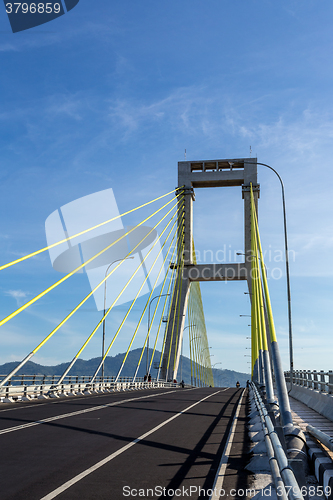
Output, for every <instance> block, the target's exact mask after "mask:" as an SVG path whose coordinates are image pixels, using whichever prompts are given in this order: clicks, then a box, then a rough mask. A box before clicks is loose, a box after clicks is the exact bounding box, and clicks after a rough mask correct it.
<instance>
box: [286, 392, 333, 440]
mask: <svg viewBox="0 0 333 500" xmlns="http://www.w3.org/2000/svg"><path fill="white" fill-rule="evenodd" d="M289 399H290V407H291V410H292V415H293V420H294V422H295V423H296V424H297V425H299V427H300V428H301V429H302V430H303V431H306V426H307V425H308V424H309V425H312V426H313V427H317V429H319V430H320V431H322V432H326V434H328V435H329V436H331V437H333V422H332V421H331V420H329V419H328V418H326V417H324V416H323V415H321V414H320V413H318V412H317V411H315V410H312V409H311V408H309V407H308V406H306V405H305V404H304V403H301V402H300V401H298V400H297V399H294V398H292V397H290V398H289Z"/></svg>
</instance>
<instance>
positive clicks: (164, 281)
mask: <svg viewBox="0 0 333 500" xmlns="http://www.w3.org/2000/svg"><path fill="white" fill-rule="evenodd" d="M181 215H182V218H184V214H181ZM175 236H176V233H175V235H174V237H173V238H172V242H173V241H174V238H175ZM179 236H180V235H179V234H178V237H177V242H176V245H175V246H174V248H173V252H172V255H171V262H172V259H173V256H174V253H175V251H176V248H177V247H178V241H179ZM172 242H171V243H172ZM170 249H171V245H170V247H169V249H168V252H167V255H166V257H167V256H168V255H169V251H170ZM167 278H168V273H166V274H165V277H164V280H163V283H162V287H161V294H160V296H159V297H158V299H157V303H156V307H155V309H154V314H153V317H152V320H151V323H150V326H149V332H150V331H151V328H152V326H153V324H154V320H155V316H156V312H157V309H158V306H159V303H160V301H161V298H162V294H163V291H164V287H165V284H166V281H167ZM170 286H171V281H169V285H168V289H167V293H166V295H165V300H164V305H163V310H162V314H161V318H160V322H159V325H158V329H157V333H156V338H155V342H154V348H153V353H152V356H151V360H150V364H149V373H150V371H151V365H152V363H153V359H154V354H155V350H156V345H157V340H158V337H159V332H160V328H161V324H162V320H163V315H164V311H165V307H166V304H167V301H168V296H169V295H170V294H169V291H170ZM146 342H147V341H146ZM146 342H145V344H144V346H143V348H144V347H145V345H146Z"/></svg>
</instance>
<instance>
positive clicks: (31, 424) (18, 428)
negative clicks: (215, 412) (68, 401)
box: [0, 390, 176, 435]
mask: <svg viewBox="0 0 333 500" xmlns="http://www.w3.org/2000/svg"><path fill="white" fill-rule="evenodd" d="M173 392H176V390H173V391H168V392H159V393H157V394H147V395H146V396H141V397H139V398H130V399H123V400H121V401H114V402H113V403H108V404H104V405H99V406H93V407H92V408H85V409H84V410H78V411H73V412H71V413H63V414H62V415H56V416H54V417H49V418H44V419H43V420H36V421H35V422H29V423H28V424H22V425H16V426H15V427H7V429H2V430H0V435H1V434H8V433H9V432H15V431H21V430H22V429H27V428H28V427H34V426H36V425H42V424H47V423H49V422H54V421H55V420H61V419H63V418H69V417H75V416H76V415H81V414H83V413H90V412H92V411H97V410H102V409H104V408H109V407H110V406H117V405H121V404H123V403H130V402H132V401H139V400H140V399H146V398H153V397H154V396H164V395H165V394H172V393H173Z"/></svg>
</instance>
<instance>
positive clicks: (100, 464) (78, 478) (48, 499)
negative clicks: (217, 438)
mask: <svg viewBox="0 0 333 500" xmlns="http://www.w3.org/2000/svg"><path fill="white" fill-rule="evenodd" d="M224 390H227V389H224ZM219 392H224V391H223V390H222V391H217V392H214V393H213V394H209V395H208V396H206V397H204V398H202V399H200V401H197V402H196V403H194V404H192V405H190V406H188V407H187V408H185V410H182V411H181V412H179V413H177V414H176V415H173V416H172V417H170V418H168V419H167V420H165V421H164V422H162V423H161V424H159V425H157V426H156V427H154V428H153V429H151V430H150V431H148V432H146V433H145V434H142V435H141V436H140V437H138V438H136V439H134V441H131V442H130V443H128V444H126V445H125V446H123V447H122V448H120V449H119V450H117V451H115V452H114V453H112V454H111V455H109V456H108V457H106V458H103V460H101V461H100V462H97V464H95V465H93V466H92V467H89V469H86V470H85V471H83V472H81V473H80V474H78V475H77V476H75V477H73V479H70V480H69V481H67V482H66V483H64V484H63V485H62V486H59V487H58V488H57V489H55V490H53V491H51V493H48V494H47V495H46V496H45V497H43V498H41V499H40V500H52V499H53V498H55V497H57V496H58V495H60V494H61V493H63V492H64V491H65V490H67V489H68V488H70V487H71V486H73V485H74V484H75V483H78V482H79V481H81V479H84V478H85V477H86V476H88V475H89V474H91V473H92V472H94V471H95V470H97V469H99V468H100V467H103V465H105V464H107V463H108V462H110V461H111V460H113V459H114V458H116V457H118V455H121V453H124V451H126V450H128V449H129V448H131V447H132V446H134V445H135V444H137V443H139V442H140V441H142V440H143V439H145V438H147V437H148V436H150V435H151V434H153V433H154V432H156V431H158V430H159V429H161V428H162V427H164V426H165V425H166V424H168V423H170V422H172V420H174V419H175V418H178V417H179V416H180V415H183V414H184V413H186V412H187V411H189V410H191V408H194V406H197V405H198V404H200V403H202V402H203V401H205V399H208V398H211V397H212V396H215V395H216V394H218V393H219Z"/></svg>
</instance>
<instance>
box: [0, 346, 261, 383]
mask: <svg viewBox="0 0 333 500" xmlns="http://www.w3.org/2000/svg"><path fill="white" fill-rule="evenodd" d="M152 353H153V351H152V349H149V356H151V355H152ZM140 355H141V349H134V350H133V351H130V352H129V354H128V357H127V360H126V363H125V366H124V368H123V370H122V373H121V376H122V377H133V375H134V373H135V371H136V368H137V364H138V361H139V358H140ZM124 356H125V353H120V354H117V355H116V356H107V358H106V359H105V363H104V375H105V376H115V375H117V373H118V371H119V369H120V366H121V364H122V362H123V359H124ZM160 357H161V353H160V352H159V351H156V352H155V355H154V361H153V364H152V366H153V367H154V366H158V365H159V361H160ZM100 361H101V358H92V359H89V360H83V359H78V360H77V361H76V363H75V365H74V366H73V368H72V369H71V370H70V372H69V375H93V374H94V373H95V370H96V369H97V367H98V365H99V363H100ZM146 363H147V357H146V352H145V353H144V356H143V358H142V360H141V365H140V368H139V371H138V375H137V376H138V377H143V376H144V374H145V373H146ZM18 364H19V361H13V362H10V363H5V364H3V365H0V374H1V375H7V374H8V373H10V372H11V371H12V370H13V369H14V368H16V366H17V365H18ZM68 364H69V362H68V363H61V364H59V365H55V366H44V365H39V364H37V363H33V362H32V361H28V363H26V365H24V367H23V368H22V369H21V370H20V371H19V372H18V374H17V375H23V374H24V375H59V377H60V375H62V373H63V372H64V371H65V370H66V368H67V366H68ZM151 373H152V376H153V378H154V377H156V375H157V368H153V369H152V370H151ZM213 375H214V384H215V386H220V387H235V385H236V382H237V381H238V382H239V383H240V385H241V386H242V387H245V386H246V381H247V380H248V379H250V377H251V376H250V374H246V373H240V372H236V371H234V370H219V369H216V368H214V369H213ZM181 378H182V379H183V380H184V382H185V383H188V384H189V383H191V362H190V360H189V358H187V357H186V356H183V360H182V363H180V364H179V369H178V380H179V381H180V380H181Z"/></svg>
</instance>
